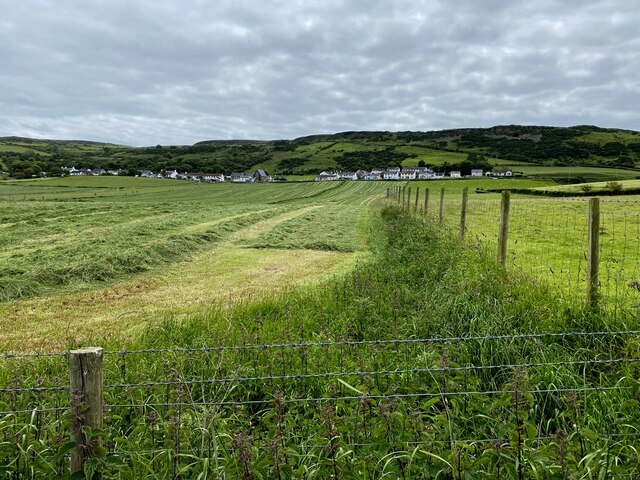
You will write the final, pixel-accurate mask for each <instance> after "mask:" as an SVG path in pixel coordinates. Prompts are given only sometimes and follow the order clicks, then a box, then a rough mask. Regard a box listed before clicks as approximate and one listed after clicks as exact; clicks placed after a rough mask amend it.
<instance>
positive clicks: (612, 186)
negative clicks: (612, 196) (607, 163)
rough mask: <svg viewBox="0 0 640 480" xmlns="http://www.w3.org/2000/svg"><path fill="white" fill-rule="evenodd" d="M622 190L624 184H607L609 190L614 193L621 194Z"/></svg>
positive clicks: (612, 182) (611, 182)
mask: <svg viewBox="0 0 640 480" xmlns="http://www.w3.org/2000/svg"><path fill="white" fill-rule="evenodd" d="M622 188H623V187H622V183H620V182H614V181H610V182H607V190H611V191H612V192H621V191H622Z"/></svg>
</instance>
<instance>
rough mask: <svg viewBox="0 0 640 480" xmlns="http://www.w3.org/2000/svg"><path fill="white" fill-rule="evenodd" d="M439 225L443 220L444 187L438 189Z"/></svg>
mask: <svg viewBox="0 0 640 480" xmlns="http://www.w3.org/2000/svg"><path fill="white" fill-rule="evenodd" d="M439 222H440V225H442V223H443V222H444V187H443V188H441V189H440V217H439Z"/></svg>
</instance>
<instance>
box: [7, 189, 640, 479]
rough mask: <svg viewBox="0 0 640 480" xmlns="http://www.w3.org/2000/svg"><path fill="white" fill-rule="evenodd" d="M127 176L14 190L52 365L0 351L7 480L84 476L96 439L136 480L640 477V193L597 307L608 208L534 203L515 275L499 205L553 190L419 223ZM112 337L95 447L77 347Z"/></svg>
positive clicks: (361, 198)
mask: <svg viewBox="0 0 640 480" xmlns="http://www.w3.org/2000/svg"><path fill="white" fill-rule="evenodd" d="M121 181H123V182H126V183H121ZM109 182H111V183H104V180H103V179H94V178H86V179H84V178H83V179H80V178H74V179H58V180H46V181H25V182H11V183H7V182H5V183H0V197H1V198H2V200H0V207H4V206H9V205H10V206H11V208H2V209H0V212H2V213H1V214H0V215H2V218H1V220H0V241H2V247H3V248H2V249H1V250H2V253H1V254H0V255H2V257H0V265H1V266H2V269H3V270H2V275H1V276H0V278H1V279H2V280H3V281H4V282H6V283H4V284H2V287H3V289H2V291H3V292H4V293H5V294H7V292H8V295H9V296H7V297H6V298H5V299H4V300H2V301H1V303H0V318H1V319H2V320H0V321H1V322H2V330H1V331H2V334H1V335H2V342H3V346H4V348H3V350H4V351H5V352H18V353H19V352H21V351H22V352H26V353H25V354H24V355H20V354H17V355H15V354H14V355H6V354H4V355H0V438H1V439H3V440H0V475H4V476H6V477H9V478H12V477H13V478H58V477H60V478H68V477H69V474H68V472H69V452H70V451H71V449H72V448H76V449H82V450H83V451H87V452H90V453H91V452H93V453H94V454H95V455H94V457H93V458H92V459H90V460H89V461H88V462H87V463H86V464H85V473H86V474H87V475H88V476H89V477H91V473H92V471H94V470H98V471H101V472H103V474H104V476H105V478H123V479H136V478H157V479H168V478H185V479H186V478H189V479H191V478H193V479H198V480H200V479H204V478H229V479H230V478H244V479H255V478H280V479H284V478H308V479H322V478H335V479H339V478H345V479H346V478H365V479H369V478H370V479H374V478H375V479H377V478H406V479H409V478H424V479H431V478H440V479H456V480H457V479H463V478H478V479H490V478H504V479H511V478H517V479H525V478H527V479H528V478H542V479H554V478H585V479H591V478H593V479H595V478H598V479H599V478H603V479H604V478H636V477H637V476H638V475H640V467H639V465H640V454H638V449H637V442H638V438H639V437H638V436H639V435H640V431H639V430H638V427H637V426H638V425H639V424H640V416H639V414H638V412H639V410H638V398H640V397H639V395H640V384H639V383H638V378H640V341H639V335H638V330H639V329H640V323H639V322H638V317H637V309H636V308H635V307H633V305H632V304H631V303H630V302H629V301H628V300H629V299H631V298H632V297H631V296H630V295H628V294H627V293H631V294H637V295H638V297H640V293H638V292H635V290H633V289H629V288H627V291H628V292H627V293H625V295H624V296H622V295H617V294H616V293H615V292H613V291H607V288H609V287H608V285H611V286H615V285H622V284H623V283H624V282H627V281H628V279H629V278H631V277H632V276H633V275H631V273H632V272H637V268H638V264H639V263H640V262H639V259H640V257H639V256H638V249H639V245H640V242H639V240H640V238H639V237H638V230H639V229H640V222H638V221H637V218H638V213H637V203H635V202H637V201H638V198H635V197H632V196H626V197H621V198H622V200H617V199H603V200H602V210H603V223H602V225H601V228H602V233H603V235H602V237H601V238H602V244H601V245H602V253H603V255H602V264H603V266H606V268H603V272H605V273H606V272H610V273H609V274H610V275H611V278H610V280H611V281H610V282H609V279H607V277H606V276H605V275H603V277H602V278H603V290H604V295H605V299H604V300H605V301H603V302H602V304H601V306H599V307H595V308H593V307H591V306H588V305H586V302H585V301H584V295H583V286H582V282H583V279H582V278H580V272H581V270H579V269H578V270H575V268H574V267H575V266H578V268H580V265H582V264H583V263H581V262H584V259H583V243H584V242H583V240H584V237H585V235H586V229H585V225H586V218H585V216H586V215H585V214H586V208H585V204H586V203H585V200H583V199H579V200H572V199H569V200H567V199H562V200H557V199H546V198H538V197H535V198H532V197H529V196H521V197H520V196H516V195H514V196H513V199H512V210H511V230H510V237H509V238H510V243H509V252H510V253H509V255H510V256H509V261H508V262H507V268H506V269H503V268H501V267H500V266H499V265H497V263H496V261H495V249H494V237H495V235H496V233H497V219H496V214H497V212H498V206H499V195H498V194H490V193H476V188H478V189H486V188H489V186H492V187H494V188H519V187H521V186H524V185H526V187H527V188H533V187H543V186H545V185H550V184H551V183H553V182H549V181H544V180H531V179H513V180H504V181H503V180H487V179H478V180H460V181H447V182H411V183H410V184H407V185H408V186H410V187H411V188H412V195H413V197H412V201H411V202H409V204H410V208H404V209H401V208H398V206H397V205H395V204H394V201H393V199H385V196H386V192H387V189H388V188H392V189H395V188H396V187H399V186H402V185H405V184H404V183H401V182H394V183H384V182H327V183H297V184H293V183H292V184H280V185H194V184H185V183H180V184H178V183H172V182H165V181H158V180H150V181H143V180H140V179H138V180H132V179H125V180H123V179H110V180H109ZM427 187H428V188H429V191H430V198H429V203H428V211H427V213H426V215H424V212H423V211H421V209H422V207H423V206H424V192H425V188H427ZM442 187H444V188H445V189H446V190H445V196H444V199H445V200H444V201H445V203H444V204H443V208H444V228H442V227H441V226H439V225H438V217H437V212H438V207H439V205H438V203H439V189H440V188H442ZM465 187H467V188H469V189H470V201H469V212H468V224H467V228H468V229H467V232H466V233H467V235H466V238H465V240H464V241H462V242H461V241H459V239H458V234H459V231H458V229H459V220H460V200H461V194H462V189H463V188H465ZM416 188H419V189H420V190H419V191H420V195H421V197H420V198H419V202H418V208H416V211H415V212H414V211H413V206H414V205H415V202H414V199H415V192H416ZM43 196H44V197H45V199H44V200H43V198H42V197H43ZM425 217H426V218H425ZM5 250H6V252H5ZM36 250H37V254H36V253H34V252H35V251H36ZM60 252H63V254H59V255H56V253H60ZM71 267H73V268H71ZM619 267H624V268H622V269H621V268H619ZM65 268H66V270H65ZM565 269H566V270H567V274H566V276H565V273H564V272H563V270H565ZM634 269H635V270H634ZM550 271H552V272H553V273H551V274H547V272H550ZM96 272H98V273H100V274H99V275H97V274H96ZM620 272H622V273H623V275H622V277H621V278H618V277H616V276H617V275H618V273H620ZM556 275H557V276H556ZM628 275H631V277H629V276H628ZM634 275H635V274H634ZM16 278H19V279H21V280H22V283H21V285H22V286H21V285H17V284H15V281H16ZM605 280H607V281H605ZM12 282H13V283H12ZM7 285H8V286H9V288H6V286H7ZM616 288H617V287H616ZM636 303H638V302H637V301H636ZM89 343H91V344H95V345H100V346H102V347H103V348H104V350H105V353H104V370H103V374H104V393H103V399H104V409H103V412H102V413H103V415H102V416H103V418H104V426H103V428H102V429H100V430H95V429H91V428H87V427H85V429H84V434H85V435H86V440H83V441H81V444H80V445H79V446H78V445H75V444H74V443H70V442H69V441H68V438H69V431H70V430H73V429H76V428H78V424H81V423H82V422H83V421H84V418H83V414H80V415H77V414H75V413H73V412H77V411H81V410H80V408H81V407H82V408H86V404H85V403H84V400H83V398H81V397H80V398H78V397H77V395H76V396H74V395H71V397H70V395H69V380H68V378H69V373H68V365H67V364H68V356H67V354H66V353H65V352H63V351H62V350H65V349H67V348H71V347H74V346H77V345H87V344H89ZM34 350H36V351H39V352H40V355H32V354H30V352H32V351H34ZM78 402H79V406H78V405H77V404H78ZM70 406H71V412H70ZM97 436H101V437H102V438H103V446H102V447H96V446H95V444H94V443H92V442H91V441H89V439H90V438H94V437H97ZM83 442H84V443H83Z"/></svg>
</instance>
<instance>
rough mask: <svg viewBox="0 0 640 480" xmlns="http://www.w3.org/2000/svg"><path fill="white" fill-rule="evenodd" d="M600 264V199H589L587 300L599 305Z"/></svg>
mask: <svg viewBox="0 0 640 480" xmlns="http://www.w3.org/2000/svg"><path fill="white" fill-rule="evenodd" d="M599 266H600V199H599V198H590V199H589V247H588V258H587V302H588V304H589V305H591V306H592V307H595V306H597V305H598V297H599V286H600V285H599V282H598V270H599V268H598V267H599Z"/></svg>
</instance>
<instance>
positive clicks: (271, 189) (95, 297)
mask: <svg viewBox="0 0 640 480" xmlns="http://www.w3.org/2000/svg"><path fill="white" fill-rule="evenodd" d="M386 188H387V185H386V184H384V183H380V182H373V183H358V184H347V183H344V182H335V183H297V184H270V185H258V184H254V185H230V184H224V185H215V184H208V185H207V184H193V183H187V182H174V181H159V180H154V179H136V178H127V177H99V178H97V177H80V178H62V179H60V178H58V179H47V180H33V181H12V182H3V183H2V184H0V207H1V206H10V208H0V317H1V320H0V323H1V324H2V329H1V330H2V332H3V333H2V334H0V345H2V348H1V350H4V351H7V350H12V349H23V348H27V349H41V348H52V347H53V346H56V347H57V348H62V347H63V346H64V345H66V344H68V342H69V341H78V340H79V339H81V338H87V337H90V336H95V335H117V334H118V332H121V333H122V332H127V334H131V332H132V329H135V327H136V326H139V325H141V324H145V323H147V322H150V321H151V322H153V321H159V320H160V319H162V318H165V317H166V316H176V317H185V316H187V315H190V314H193V312H194V310H200V311H202V310H204V309H206V308H208V307H209V306H210V305H212V304H216V305H231V304H234V303H235V302H237V301H243V299H244V300H246V299H247V298H252V297H256V298H257V297H261V296H263V295H265V294H267V293H268V292H274V291H277V290H278V289H279V288H281V287H283V286H286V285H288V284H290V283H291V284H295V283H299V282H303V281H304V282H307V281H317V280H319V279H322V278H326V276H327V275H331V274H334V273H337V272H341V271H344V270H346V269H348V268H349V267H350V266H353V264H354V262H355V261H356V260H357V259H359V258H363V256H364V255H366V251H367V247H366V242H364V241H363V240H362V234H361V233H359V232H361V231H362V230H363V229H366V218H367V211H368V204H369V203H371V202H372V201H374V200H375V199H376V198H379V197H380V196H381V195H383V193H384V192H385V191H386ZM186 285H188V286H189V287H188V288H182V286H185V287H186ZM74 339H75V340H74Z"/></svg>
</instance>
